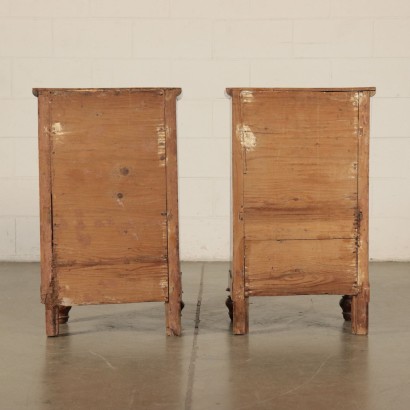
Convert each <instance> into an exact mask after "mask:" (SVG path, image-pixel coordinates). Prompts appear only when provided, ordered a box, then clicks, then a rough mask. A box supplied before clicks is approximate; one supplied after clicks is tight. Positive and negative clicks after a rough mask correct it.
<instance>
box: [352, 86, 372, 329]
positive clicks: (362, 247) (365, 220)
mask: <svg viewBox="0 0 410 410" xmlns="http://www.w3.org/2000/svg"><path fill="white" fill-rule="evenodd" d="M359 127H360V128H359V129H360V133H359V137H358V151H359V168H358V174H359V175H358V210H359V215H360V223H359V226H358V242H357V244H358V249H357V270H358V273H357V283H358V286H359V287H360V289H361V292H360V294H359V295H358V296H356V297H353V300H352V331H353V333H355V334H361V335H365V334H367V332H368V322H369V318H368V316H369V315H368V304H369V299H370V284H369V139H370V138H369V134H370V93H369V92H368V91H362V92H360V93H359Z"/></svg>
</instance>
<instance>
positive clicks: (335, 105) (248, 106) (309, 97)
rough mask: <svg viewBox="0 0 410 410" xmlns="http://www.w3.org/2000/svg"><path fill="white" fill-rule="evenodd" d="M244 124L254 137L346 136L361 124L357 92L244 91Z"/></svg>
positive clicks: (242, 103) (242, 100) (242, 95)
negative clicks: (329, 134) (348, 131)
mask: <svg viewBox="0 0 410 410" xmlns="http://www.w3.org/2000/svg"><path fill="white" fill-rule="evenodd" d="M241 105H242V122H243V124H246V125H247V126H248V127H249V128H250V129H251V130H252V132H253V133H255V132H268V133H275V134H281V135H288V136H291V135H292V133H293V132H297V133H298V134H301V135H303V134H304V133H306V132H307V134H306V135H307V136H309V135H310V134H311V133H312V132H318V131H320V132H321V133H322V132H327V131H328V132H330V133H331V134H332V135H335V134H337V133H340V134H343V132H344V131H345V130H347V129H351V130H354V129H355V128H356V127H357V124H358V106H359V103H358V93H357V92H343V93H340V92H311V91H299V92H297V93H295V92H291V91H274V92H265V91H242V92H241Z"/></svg>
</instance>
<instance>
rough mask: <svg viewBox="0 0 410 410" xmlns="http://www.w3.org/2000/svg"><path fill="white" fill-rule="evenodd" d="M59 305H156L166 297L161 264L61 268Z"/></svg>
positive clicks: (164, 265)
mask: <svg viewBox="0 0 410 410" xmlns="http://www.w3.org/2000/svg"><path fill="white" fill-rule="evenodd" d="M57 275H58V302H59V304H60V305H63V306H71V305H95V304H100V303H130V302H155V301H164V300H166V299H167V298H168V267H167V263H166V262H165V261H164V262H151V263H150V262H132V263H122V264H121V263H116V264H115V265H107V264H104V263H101V264H97V265H93V266H81V265H78V264H73V265H72V266H67V267H61V268H60V269H59V271H58V274H57Z"/></svg>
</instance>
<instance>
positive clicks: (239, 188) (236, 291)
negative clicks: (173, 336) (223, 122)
mask: <svg viewBox="0 0 410 410" xmlns="http://www.w3.org/2000/svg"><path fill="white" fill-rule="evenodd" d="M238 97H239V92H236V91H234V92H233V101H232V208H233V209H232V211H233V212H232V229H233V236H232V247H233V261H232V283H231V287H230V289H231V294H232V301H233V324H232V329H233V333H234V334H244V333H247V332H248V316H249V315H248V299H247V298H246V297H245V266H244V258H245V230H244V229H245V226H244V221H243V211H244V205H243V196H244V192H243V185H244V179H243V177H244V175H243V174H244V153H245V152H244V148H243V146H242V144H241V139H242V133H241V131H240V129H239V128H238V127H237V126H236V125H237V124H238V123H240V121H241V106H240V101H239V98H238Z"/></svg>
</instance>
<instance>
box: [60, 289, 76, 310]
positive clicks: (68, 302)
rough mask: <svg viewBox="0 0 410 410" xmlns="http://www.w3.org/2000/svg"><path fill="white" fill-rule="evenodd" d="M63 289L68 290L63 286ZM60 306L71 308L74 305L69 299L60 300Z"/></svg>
mask: <svg viewBox="0 0 410 410" xmlns="http://www.w3.org/2000/svg"><path fill="white" fill-rule="evenodd" d="M65 289H66V290H69V289H70V287H69V286H67V285H66V286H65ZM61 305H62V306H72V305H74V303H73V301H72V300H71V299H70V298H62V299H61Z"/></svg>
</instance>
